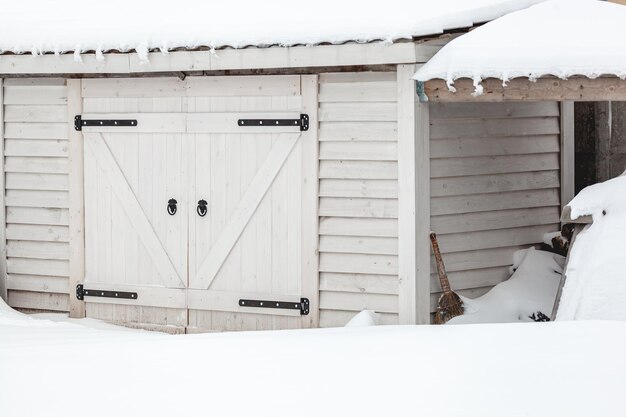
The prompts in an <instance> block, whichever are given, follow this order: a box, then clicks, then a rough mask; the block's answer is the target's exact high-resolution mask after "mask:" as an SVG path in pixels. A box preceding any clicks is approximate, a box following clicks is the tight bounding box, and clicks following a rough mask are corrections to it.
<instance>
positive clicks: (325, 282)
mask: <svg viewBox="0 0 626 417" xmlns="http://www.w3.org/2000/svg"><path fill="white" fill-rule="evenodd" d="M320 291H334V292H354V293H361V294H363V293H365V294H390V295H397V294H398V277H396V276H393V275H374V274H337V273H334V272H324V273H322V274H320Z"/></svg>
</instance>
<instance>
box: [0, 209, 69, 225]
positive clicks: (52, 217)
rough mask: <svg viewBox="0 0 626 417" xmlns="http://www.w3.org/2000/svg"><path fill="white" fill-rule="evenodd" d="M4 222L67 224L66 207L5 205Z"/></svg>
mask: <svg viewBox="0 0 626 417" xmlns="http://www.w3.org/2000/svg"><path fill="white" fill-rule="evenodd" d="M6 213H7V217H6V222H7V224H8V223H19V224H42V225H51V226H68V225H69V214H68V210H67V209H58V208H41V207H7V209H6Z"/></svg>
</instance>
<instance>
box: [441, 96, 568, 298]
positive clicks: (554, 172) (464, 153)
mask: <svg viewBox="0 0 626 417" xmlns="http://www.w3.org/2000/svg"><path fill="white" fill-rule="evenodd" d="M430 124H431V126H430V136H431V142H430V156H431V189H430V192H431V228H432V230H434V231H435V232H437V234H438V236H439V244H440V246H441V250H442V253H443V260H444V262H445V265H446V269H447V270H448V273H449V278H450V283H451V285H452V288H453V289H455V290H458V291H459V293H460V294H463V295H466V296H469V297H476V296H479V295H481V294H483V293H485V292H487V291H488V290H489V289H490V288H491V287H492V286H494V285H495V284H497V283H499V282H501V281H503V280H505V279H506V278H508V276H509V273H508V270H509V265H511V263H512V255H513V253H514V252H515V251H516V250H518V249H521V248H525V247H527V246H529V245H532V244H536V243H540V242H541V241H542V235H543V234H544V233H547V232H553V231H556V230H559V214H560V206H559V205H560V155H559V152H560V118H559V103H557V102H541V103H537V102H536V103H465V104H432V105H431V108H430ZM431 272H432V274H431V308H434V307H435V306H436V302H437V299H438V297H439V292H440V286H439V281H438V279H437V276H436V274H435V272H436V269H435V264H434V260H433V262H432V265H431Z"/></svg>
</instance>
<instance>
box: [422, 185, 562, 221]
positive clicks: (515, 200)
mask: <svg viewBox="0 0 626 417" xmlns="http://www.w3.org/2000/svg"><path fill="white" fill-rule="evenodd" d="M559 194H560V192H559V190H558V189H547V190H533V191H512V192H504V193H494V194H473V195H467V196H453V197H434V198H433V199H432V200H431V205H430V210H431V213H432V215H433V216H438V215H442V214H459V213H473V212H478V211H494V210H508V209H521V208H531V207H548V206H558V205H559V201H560V195H559Z"/></svg>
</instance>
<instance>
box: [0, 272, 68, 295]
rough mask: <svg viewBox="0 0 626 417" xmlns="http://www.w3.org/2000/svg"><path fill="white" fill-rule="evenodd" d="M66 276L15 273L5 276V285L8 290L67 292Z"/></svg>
mask: <svg viewBox="0 0 626 417" xmlns="http://www.w3.org/2000/svg"><path fill="white" fill-rule="evenodd" d="M67 282H68V280H67V278H66V277H52V276H41V275H16V274H11V275H9V276H8V277H7V287H8V289H9V290H18V291H36V292H51V293H57V294H68V293H69V289H68V285H67Z"/></svg>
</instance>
